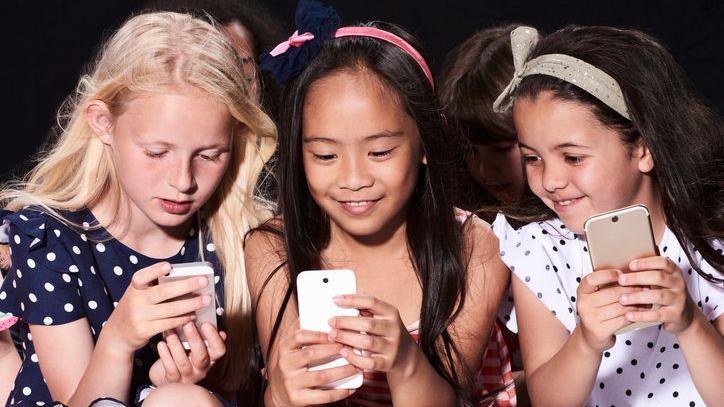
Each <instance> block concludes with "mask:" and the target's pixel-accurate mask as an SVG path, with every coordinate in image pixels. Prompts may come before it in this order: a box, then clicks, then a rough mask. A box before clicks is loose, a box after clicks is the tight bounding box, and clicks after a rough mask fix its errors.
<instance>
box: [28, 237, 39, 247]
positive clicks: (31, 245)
mask: <svg viewBox="0 0 724 407" xmlns="http://www.w3.org/2000/svg"><path fill="white" fill-rule="evenodd" d="M38 243H40V239H38V238H37V237H36V238H35V239H33V241H32V242H30V247H33V246H35V245H36V244H38Z"/></svg>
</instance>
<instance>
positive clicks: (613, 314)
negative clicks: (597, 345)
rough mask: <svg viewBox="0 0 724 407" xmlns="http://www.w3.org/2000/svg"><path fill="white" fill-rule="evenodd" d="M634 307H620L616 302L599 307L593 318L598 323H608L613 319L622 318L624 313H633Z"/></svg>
mask: <svg viewBox="0 0 724 407" xmlns="http://www.w3.org/2000/svg"><path fill="white" fill-rule="evenodd" d="M634 309H635V307H631V306H627V305H621V304H619V303H618V302H615V303H613V304H609V305H606V306H603V307H600V308H598V309H597V310H596V316H595V318H596V319H597V320H598V321H599V323H600V322H605V321H609V320H612V319H615V318H619V317H623V316H624V315H626V312H629V311H633V310H634Z"/></svg>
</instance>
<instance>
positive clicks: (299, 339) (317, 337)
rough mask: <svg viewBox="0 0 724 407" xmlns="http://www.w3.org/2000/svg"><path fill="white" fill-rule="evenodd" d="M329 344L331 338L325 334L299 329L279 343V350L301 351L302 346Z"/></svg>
mask: <svg viewBox="0 0 724 407" xmlns="http://www.w3.org/2000/svg"><path fill="white" fill-rule="evenodd" d="M329 342H330V341H329V336H328V335H327V334H326V333H324V332H318V331H307V330H304V329H297V330H296V331H294V332H292V333H290V334H289V335H287V336H285V337H283V338H282V340H281V341H279V350H280V351H286V352H290V351H294V350H296V349H299V348H301V347H302V346H309V345H316V344H320V343H329Z"/></svg>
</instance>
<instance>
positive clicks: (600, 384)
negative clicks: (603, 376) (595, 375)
mask: <svg viewBox="0 0 724 407" xmlns="http://www.w3.org/2000/svg"><path fill="white" fill-rule="evenodd" d="M598 387H600V388H604V387H606V385H604V384H603V382H601V383H599V384H598Z"/></svg>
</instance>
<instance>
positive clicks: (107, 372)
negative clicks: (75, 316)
mask: <svg viewBox="0 0 724 407" xmlns="http://www.w3.org/2000/svg"><path fill="white" fill-rule="evenodd" d="M132 374H133V352H128V351H124V350H123V349H122V348H121V347H119V346H115V345H113V343H112V341H111V340H110V338H109V337H108V336H104V335H103V332H101V335H100V337H99V338H98V343H97V344H96V346H95V348H94V349H93V354H92V355H91V359H90V361H89V362H88V366H87V368H86V370H85V372H84V373H83V377H82V378H81V380H80V382H79V383H78V387H77V388H76V390H75V392H74V393H73V396H72V397H71V398H70V400H68V403H67V404H68V405H69V406H71V407H86V406H88V405H89V404H90V403H91V402H93V400H96V399H98V398H101V397H113V398H115V399H117V400H120V401H123V402H125V403H128V402H129V400H128V394H129V390H130V387H131V376H132Z"/></svg>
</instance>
